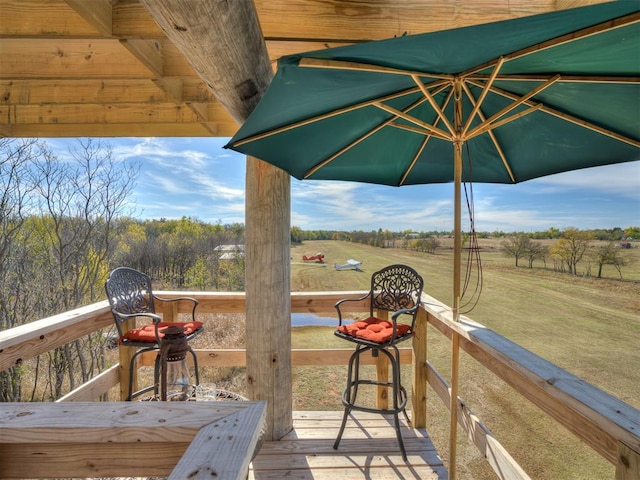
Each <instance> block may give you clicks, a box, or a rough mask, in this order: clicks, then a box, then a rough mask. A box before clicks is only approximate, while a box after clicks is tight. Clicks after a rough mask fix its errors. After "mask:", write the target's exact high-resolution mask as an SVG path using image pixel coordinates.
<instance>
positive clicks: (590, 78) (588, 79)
mask: <svg viewBox="0 0 640 480" xmlns="http://www.w3.org/2000/svg"><path fill="white" fill-rule="evenodd" d="M489 77H490V75H485V74H476V75H467V76H466V77H465V79H466V80H469V81H470V80H479V81H483V82H485V81H487V79H488V78H489ZM548 78H549V76H548V75H527V74H523V73H519V74H513V75H512V74H503V75H498V76H497V77H496V80H506V81H514V82H540V81H544V80H547V79H548ZM560 82H561V83H615V84H624V85H626V84H629V85H635V84H636V83H640V77H612V76H603V75H566V74H562V78H561V79H560Z"/></svg>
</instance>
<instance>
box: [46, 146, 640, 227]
mask: <svg viewBox="0 0 640 480" xmlns="http://www.w3.org/2000/svg"><path fill="white" fill-rule="evenodd" d="M227 140H228V139H226V138H110V139H104V141H105V142H106V143H109V144H110V145H111V146H112V147H113V150H114V154H115V158H116V159H119V160H123V159H129V160H134V161H137V162H139V163H140V164H141V171H140V177H139V180H138V182H137V185H136V187H135V190H134V194H133V198H132V200H133V201H134V202H135V205H132V206H133V207H134V211H135V214H134V216H135V217H136V218H140V219H150V218H181V217H183V216H189V217H192V218H197V219H199V220H202V221H204V222H208V223H217V222H221V223H223V224H227V223H236V222H237V223H244V188H245V187H244V184H245V157H244V155H242V154H239V153H236V152H233V151H231V150H224V149H223V148H222V146H223V145H224V144H225V143H226V142H227ZM46 142H47V143H48V144H49V146H50V148H51V149H52V150H53V151H54V152H55V153H56V154H57V155H58V156H64V155H65V153H66V151H67V149H68V146H69V145H73V144H74V142H75V140H72V139H46ZM473 199H474V205H475V207H474V209H475V226H476V230H477V231H487V232H493V231H499V230H500V231H504V232H513V231H525V232H533V231H542V230H546V229H548V228H550V227H555V228H558V229H560V230H562V229H564V228H567V227H576V228H580V229H591V228H613V227H621V228H626V227H629V226H638V225H640V162H638V161H636V162H630V163H626V164H620V165H611V166H606V167H596V168H591V169H585V170H580V171H574V172H568V173H563V174H558V175H553V176H549V177H545V178H541V179H536V180H530V181H528V182H524V183H520V184H518V185H487V184H476V185H474V186H473ZM291 224H292V225H293V226H297V227H300V228H302V229H303V230H345V231H351V230H365V231H369V230H377V229H378V228H382V229H383V230H391V231H404V230H414V231H431V230H447V231H448V230H451V229H452V228H453V184H444V185H420V186H407V187H400V188H396V187H385V186H377V185H368V184H360V183H352V182H335V181H332V182H323V181H304V182H302V181H298V180H296V179H294V178H292V179H291ZM467 226H468V221H467V222H464V223H463V228H465V229H466V228H467Z"/></svg>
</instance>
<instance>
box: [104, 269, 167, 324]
mask: <svg viewBox="0 0 640 480" xmlns="http://www.w3.org/2000/svg"><path fill="white" fill-rule="evenodd" d="M105 290H106V292H107V298H108V299H109V304H110V305H111V310H112V311H113V312H114V314H116V313H122V314H133V313H155V306H154V303H153V289H152V287H151V278H150V277H149V276H148V275H146V274H144V273H142V272H139V271H137V270H134V269H133V268H128V267H119V268H116V269H115V270H113V271H112V272H111V274H110V275H109V279H108V280H107V282H106V283H105Z"/></svg>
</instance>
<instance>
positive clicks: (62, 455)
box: [0, 442, 189, 480]
mask: <svg viewBox="0 0 640 480" xmlns="http://www.w3.org/2000/svg"><path fill="white" fill-rule="evenodd" d="M188 446H189V443H188V442H171V443H161V442H155V443H140V442H131V443H118V444H115V443H113V444H109V443H105V444H96V443H93V442H83V443H73V442H69V443H64V444H52V443H45V444H38V443H29V444H6V443H0V449H1V451H0V478H2V479H21V480H22V479H26V478H69V477H73V478H96V477H97V478H104V477H123V476H129V477H148V476H151V475H153V476H164V477H166V476H167V475H169V474H170V473H171V470H172V469H173V467H174V466H175V465H176V464H177V463H178V461H179V460H180V457H181V456H182V455H183V454H184V452H185V451H186V449H187V447H188ZM34 459H37V461H34Z"/></svg>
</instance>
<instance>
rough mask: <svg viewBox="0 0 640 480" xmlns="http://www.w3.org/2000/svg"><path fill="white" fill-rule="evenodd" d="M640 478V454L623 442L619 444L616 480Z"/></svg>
mask: <svg viewBox="0 0 640 480" xmlns="http://www.w3.org/2000/svg"><path fill="white" fill-rule="evenodd" d="M634 478H640V452H636V451H635V450H634V449H633V448H631V447H630V446H629V445H627V444H626V443H623V442H618V463H617V464H616V480H632V479H634Z"/></svg>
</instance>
